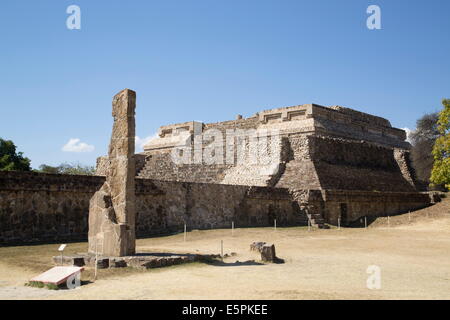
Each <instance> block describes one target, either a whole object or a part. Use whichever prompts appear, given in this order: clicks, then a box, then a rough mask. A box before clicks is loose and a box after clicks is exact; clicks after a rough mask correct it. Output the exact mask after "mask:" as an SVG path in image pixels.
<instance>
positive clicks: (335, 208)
mask: <svg viewBox="0 0 450 320" xmlns="http://www.w3.org/2000/svg"><path fill="white" fill-rule="evenodd" d="M104 180H105V178H104V177H100V176H71V175H56V174H42V173H34V172H4V171H0V245H6V244H25V243H36V242H54V241H80V240H83V241H84V240H86V239H87V232H88V213H89V200H90V198H91V197H92V195H93V194H94V193H95V192H96V191H97V190H98V189H99V188H100V187H101V185H102V184H103V182H104ZM429 204H430V197H429V195H428V194H426V193H418V192H370V191H352V190H340V191H339V190H288V189H283V188H269V187H248V186H238V185H223V184H204V183H190V182H175V181H158V180H150V179H140V178H137V179H136V211H137V217H136V233H137V235H138V236H139V237H143V236H150V235H157V234H167V233H170V232H182V231H183V228H184V223H186V224H187V228H188V230H192V229H210V228H231V223H232V222H234V225H235V227H236V228H238V227H257V226H259V227H264V226H272V225H273V223H274V219H276V220H277V225H278V226H295V225H306V224H307V216H306V210H305V208H306V209H308V210H309V213H312V214H321V215H323V217H324V219H325V221H326V222H328V223H331V224H336V223H337V219H338V218H339V217H341V218H342V217H343V215H346V216H347V220H349V221H355V220H357V219H358V218H360V217H364V216H368V217H372V218H375V217H377V216H385V215H387V214H390V215H394V214H398V213H401V212H407V211H408V210H413V209H418V208H422V207H425V206H427V205H429ZM341 221H342V220H341Z"/></svg>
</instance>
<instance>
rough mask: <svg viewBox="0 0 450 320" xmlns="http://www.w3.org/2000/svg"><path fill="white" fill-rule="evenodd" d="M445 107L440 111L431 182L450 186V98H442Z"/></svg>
mask: <svg viewBox="0 0 450 320" xmlns="http://www.w3.org/2000/svg"><path fill="white" fill-rule="evenodd" d="M442 105H443V106H444V109H443V110H442V111H441V112H440V113H439V120H438V131H439V137H438V138H437V139H436V142H435V143H434V147H433V158H434V166H433V170H432V172H431V182H432V183H434V184H444V185H445V186H446V188H447V189H449V188H450V99H444V100H442Z"/></svg>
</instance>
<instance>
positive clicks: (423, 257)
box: [0, 199, 450, 299]
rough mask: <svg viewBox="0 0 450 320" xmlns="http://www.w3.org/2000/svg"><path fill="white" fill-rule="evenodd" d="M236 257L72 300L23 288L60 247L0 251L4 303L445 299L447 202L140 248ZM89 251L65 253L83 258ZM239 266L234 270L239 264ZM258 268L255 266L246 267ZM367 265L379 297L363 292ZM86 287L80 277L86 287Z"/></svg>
mask: <svg viewBox="0 0 450 320" xmlns="http://www.w3.org/2000/svg"><path fill="white" fill-rule="evenodd" d="M221 240H223V243H224V252H225V253H230V252H236V253H237V255H236V256H233V257H230V258H226V259H225V260H224V262H223V263H216V264H203V263H192V264H186V265H178V266H173V267H168V268H160V269H152V270H147V271H136V270H132V269H129V268H125V269H122V270H117V269H116V270H113V269H111V270H101V271H100V273H99V276H98V279H97V280H96V281H95V282H88V281H86V282H85V284H84V285H82V286H81V287H80V288H78V289H74V290H58V291H56V290H48V289H37V288H29V287H25V286H24V283H25V282H26V281H28V280H29V279H30V278H31V277H33V276H35V275H37V274H39V273H40V272H43V271H45V270H46V269H48V268H49V267H51V266H52V264H51V259H50V257H51V256H52V255H55V253H56V248H57V247H58V245H38V246H24V247H3V248H0V299H450V199H445V200H444V201H443V202H441V203H439V204H437V205H435V206H433V207H430V208H427V209H424V210H419V211H416V212H413V213H411V215H410V216H409V215H408V214H405V215H401V216H396V217H391V218H390V219H389V226H388V224H387V218H382V219H379V220H377V221H376V222H375V223H373V224H372V225H371V226H369V228H367V229H343V228H342V229H340V230H338V229H336V228H332V229H330V230H316V229H314V230H312V231H308V228H305V227H296V228H278V229H277V230H276V231H275V230H274V229H273V228H250V229H236V230H235V231H234V236H232V234H231V230H224V229H222V230H207V231H192V232H189V233H188V234H187V241H186V242H184V241H183V235H182V234H178V235H174V236H167V237H158V238H148V239H141V240H138V242H137V246H138V251H141V252H176V253H196V252H197V253H219V252H220V242H221ZM253 241H266V242H273V243H275V245H276V250H277V255H278V256H279V257H280V258H282V259H284V260H285V263H284V264H260V263H258V259H259V257H258V255H257V254H256V253H253V252H250V251H249V245H250V243H252V242H253ZM86 249H87V243H73V244H69V245H68V253H71V252H82V251H85V250H86ZM237 260H239V261H240V262H237ZM248 260H255V262H254V263H252V262H245V261H248ZM371 265H376V266H379V267H380V270H381V288H380V289H375V290H370V289H368V288H367V284H366V282H367V279H368V277H369V274H368V273H367V268H368V267H369V266H371ZM91 278H92V271H91V270H86V271H85V272H84V274H83V279H84V280H90V279H91Z"/></svg>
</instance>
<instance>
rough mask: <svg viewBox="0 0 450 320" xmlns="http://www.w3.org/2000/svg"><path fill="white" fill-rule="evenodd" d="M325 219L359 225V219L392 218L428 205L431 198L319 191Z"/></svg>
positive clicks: (415, 193)
mask: <svg viewBox="0 0 450 320" xmlns="http://www.w3.org/2000/svg"><path fill="white" fill-rule="evenodd" d="M322 197H323V198H322V200H323V210H324V212H323V214H324V217H325V220H326V221H327V222H328V223H330V224H334V225H336V224H337V223H338V218H340V219H341V223H342V224H345V223H346V222H347V223H355V222H356V224H358V222H360V221H358V219H360V218H362V217H367V218H368V221H369V222H371V221H373V220H375V218H376V217H379V216H388V215H390V216H392V215H397V214H401V213H406V212H408V211H412V210H416V209H420V208H424V207H426V206H428V205H429V204H430V201H431V199H430V196H429V195H428V194H426V193H418V192H410V193H408V192H365V191H351V192H349V191H343V190H326V191H322ZM359 224H360V223H359Z"/></svg>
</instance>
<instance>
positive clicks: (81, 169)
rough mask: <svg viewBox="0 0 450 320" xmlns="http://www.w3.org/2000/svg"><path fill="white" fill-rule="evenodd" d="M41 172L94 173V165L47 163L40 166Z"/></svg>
mask: <svg viewBox="0 0 450 320" xmlns="http://www.w3.org/2000/svg"><path fill="white" fill-rule="evenodd" d="M38 171H39V172H44V173H56V174H74V175H89V176H90V175H94V174H95V167H94V166H85V165H82V164H79V163H62V164H60V165H59V166H57V167H52V166H49V165H46V164H43V165H41V166H39V170H38Z"/></svg>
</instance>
